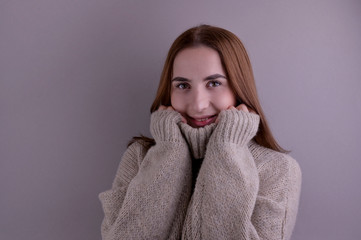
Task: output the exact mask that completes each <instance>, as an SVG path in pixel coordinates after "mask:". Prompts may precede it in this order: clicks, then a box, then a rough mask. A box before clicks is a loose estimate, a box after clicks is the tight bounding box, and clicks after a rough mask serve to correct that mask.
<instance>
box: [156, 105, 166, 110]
mask: <svg viewBox="0 0 361 240" xmlns="http://www.w3.org/2000/svg"><path fill="white" fill-rule="evenodd" d="M165 109H167V107H166V106H164V105H160V106H159V108H158V110H165Z"/></svg>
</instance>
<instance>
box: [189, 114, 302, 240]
mask: <svg viewBox="0 0 361 240" xmlns="http://www.w3.org/2000/svg"><path fill="white" fill-rule="evenodd" d="M258 124H259V116H258V115H256V114H252V113H245V112H243V111H238V110H226V111H222V112H221V114H220V121H219V123H218V125H217V127H216V129H215V130H214V132H213V134H212V136H211V138H210V140H209V143H208V145H207V151H206V155H205V158H204V160H203V164H202V167H201V169H200V172H199V175H198V178H197V182H196V187H195V190H194V193H193V196H192V199H191V203H190V206H189V208H188V212H187V217H186V221H185V226H184V228H183V238H184V239H287V238H286V237H287V236H288V235H290V234H288V235H287V234H283V231H284V229H285V228H291V230H292V226H291V225H292V223H290V224H289V225H287V223H286V222H287V220H286V218H287V208H288V204H290V202H288V201H287V199H289V196H290V195H289V194H288V193H289V192H290V188H291V187H290V184H291V182H287V181H284V179H287V178H290V173H291V172H290V171H289V170H290V169H285V170H281V171H280V172H279V174H278V175H275V176H274V177H272V172H270V169H269V168H268V167H267V166H266V164H265V165H263V166H264V168H265V169H264V171H263V173H264V174H259V172H258V169H257V166H256V163H255V160H254V158H253V155H252V154H251V152H250V150H249V148H248V143H249V141H250V140H251V139H252V138H253V137H254V136H255V134H256V132H257V129H258ZM266 169H267V170H266ZM270 176H271V177H270ZM271 180H272V181H271ZM264 182H266V184H264ZM280 182H281V183H280ZM260 186H261V187H260ZM275 186H278V187H279V188H278V189H274V187H275ZM274 191H281V192H282V193H283V194H282V196H280V195H279V194H277V193H275V192H274ZM291 195H292V194H291ZM291 205H292V204H291ZM296 205H297V204H296ZM292 207H294V206H292ZM291 222H292V221H291ZM265 228H266V230H264V229H265Z"/></svg>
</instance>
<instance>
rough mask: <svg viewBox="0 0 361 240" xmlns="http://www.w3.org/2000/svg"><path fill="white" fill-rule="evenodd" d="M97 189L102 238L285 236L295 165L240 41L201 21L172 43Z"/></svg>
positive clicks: (297, 178)
mask: <svg viewBox="0 0 361 240" xmlns="http://www.w3.org/2000/svg"><path fill="white" fill-rule="evenodd" d="M151 112H152V115H151V123H150V131H151V134H152V136H153V138H154V139H149V138H145V137H138V138H134V139H133V141H132V142H131V144H130V145H129V147H128V149H127V150H126V152H125V153H124V155H123V157H122V160H121V162H120V165H119V168H118V171H117V174H116V177H115V179H114V182H113V185H112V189H110V190H108V191H106V192H103V193H101V194H100V195H99V197H100V200H101V202H102V205H103V209H104V213H105V218H104V220H103V223H102V236H103V239H290V236H291V233H292V229H293V227H294V224H295V220H296V214H297V209H298V199H299V194H300V187H301V186H300V185H301V171H300V168H299V165H298V164H297V162H296V161H295V160H294V159H293V158H291V157H290V156H288V155H286V154H285V151H284V150H283V149H282V148H281V147H280V146H279V145H278V144H277V142H276V141H275V139H274V138H273V136H272V134H271V131H270V129H269V127H268V125H267V122H266V119H265V117H264V114H263V112H262V109H261V106H260V104H259V100H258V97H257V93H256V87H255V82H254V78H253V73H252V67H251V64H250V61H249V58H248V56H247V53H246V50H245V48H244V47H243V45H242V43H241V41H240V40H239V39H238V38H237V37H236V36H235V35H234V34H233V33H231V32H229V31H227V30H225V29H221V28H217V27H213V26H208V25H201V26H198V27H194V28H191V29H189V30H187V31H186V32H184V33H183V34H181V35H180V36H179V37H178V38H177V39H176V40H175V42H174V43H173V45H172V46H171V48H170V50H169V53H168V57H167V59H166V62H165V65H164V69H163V72H162V75H161V80H160V84H159V88H158V92H157V95H156V98H155V100H154V102H153V105H152V107H151Z"/></svg>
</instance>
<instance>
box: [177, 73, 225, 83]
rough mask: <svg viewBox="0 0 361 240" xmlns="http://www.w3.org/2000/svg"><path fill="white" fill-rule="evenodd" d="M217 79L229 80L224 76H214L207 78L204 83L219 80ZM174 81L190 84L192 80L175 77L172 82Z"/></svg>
mask: <svg viewBox="0 0 361 240" xmlns="http://www.w3.org/2000/svg"><path fill="white" fill-rule="evenodd" d="M217 78H224V79H227V78H226V77H225V76H223V75H222V74H218V73H216V74H212V75H210V76H208V77H206V78H205V79H204V81H209V80H214V79H217ZM174 81H177V82H190V81H191V80H189V79H188V78H184V77H175V78H173V79H172V82H174Z"/></svg>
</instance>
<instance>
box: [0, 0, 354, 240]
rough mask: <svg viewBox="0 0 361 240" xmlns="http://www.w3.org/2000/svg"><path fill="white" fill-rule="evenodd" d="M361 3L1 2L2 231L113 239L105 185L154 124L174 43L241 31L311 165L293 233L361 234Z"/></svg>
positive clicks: (261, 84)
mask: <svg viewBox="0 0 361 240" xmlns="http://www.w3.org/2000/svg"><path fill="white" fill-rule="evenodd" d="M360 13H361V2H360V1H358V0H354V1H351V0H342V1H341V0H339V1H336V0H313V1H311V0H304V1H280V0H275V1H266V0H264V1H262V0H259V1H251V0H249V1H240V0H233V1H200V0H199V1H166V0H164V1H160V0H159V1H134V0H122V1H117V0H108V1H95V0H62V1H56V0H28V1H16V0H15V1H4V0H2V1H0V239H12V240H14V239H29V240H33V239H34V240H35V239H37V240H38V239H44V240H45V239H52V240H56V239H59V240H60V239H62V240H63V239H100V223H101V220H102V217H103V213H102V210H101V205H100V202H99V200H98V198H97V195H98V193H99V192H101V191H104V190H106V189H108V188H109V187H110V185H111V182H112V179H113V177H114V174H115V171H116V168H117V166H118V163H119V160H120V157H121V155H122V153H123V151H124V150H125V147H126V143H127V141H128V140H129V139H130V138H131V137H132V136H134V135H138V134H140V133H143V134H146V135H149V130H148V126H149V107H150V104H151V102H152V100H153V97H154V96H155V91H156V86H157V82H158V79H159V75H160V71H161V68H162V64H163V61H164V60H165V55H166V53H167V50H168V48H169V46H170V44H171V42H172V41H173V40H174V38H175V37H176V36H177V35H178V34H180V33H181V32H182V31H184V30H185V29H187V28H189V27H191V26H194V25H197V24H200V23H208V24H214V25H217V26H220V27H224V28H226V29H229V30H231V31H233V32H234V33H235V34H237V35H238V36H239V37H240V38H241V39H242V41H243V42H244V43H245V45H246V47H247V49H248V51H249V54H250V57H251V61H252V63H253V67H254V72H255V77H256V81H257V86H258V90H259V94H260V97H261V101H262V104H263V107H264V109H265V112H266V115H267V117H268V119H269V121H270V124H271V128H272V130H273V131H274V134H275V135H276V137H277V139H278V140H279V142H280V143H281V145H282V146H283V147H285V148H287V149H290V150H292V152H291V155H292V156H293V157H294V158H296V159H297V160H298V161H299V163H300V165H301V168H302V170H303V186H302V196H301V202H300V210H299V215H298V220H297V224H296V228H295V231H294V235H293V239H295V240H303V239H308V240H312V239H315V240H316V239H317V240H320V239H328V240H336V239H337V240H338V239H350V240H351V239H360V238H361V230H360V227H359V226H358V225H359V223H360V222H361V208H360V202H361V188H360V186H359V185H360V182H361V174H360V171H361V161H360V156H359V155H358V153H359V152H358V151H359V149H360V142H361V141H360V138H361V130H360V127H359V124H360V122H361V107H360V103H361V94H360V93H359V92H360V90H361V83H360V81H361V66H360V63H361V14H360Z"/></svg>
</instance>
